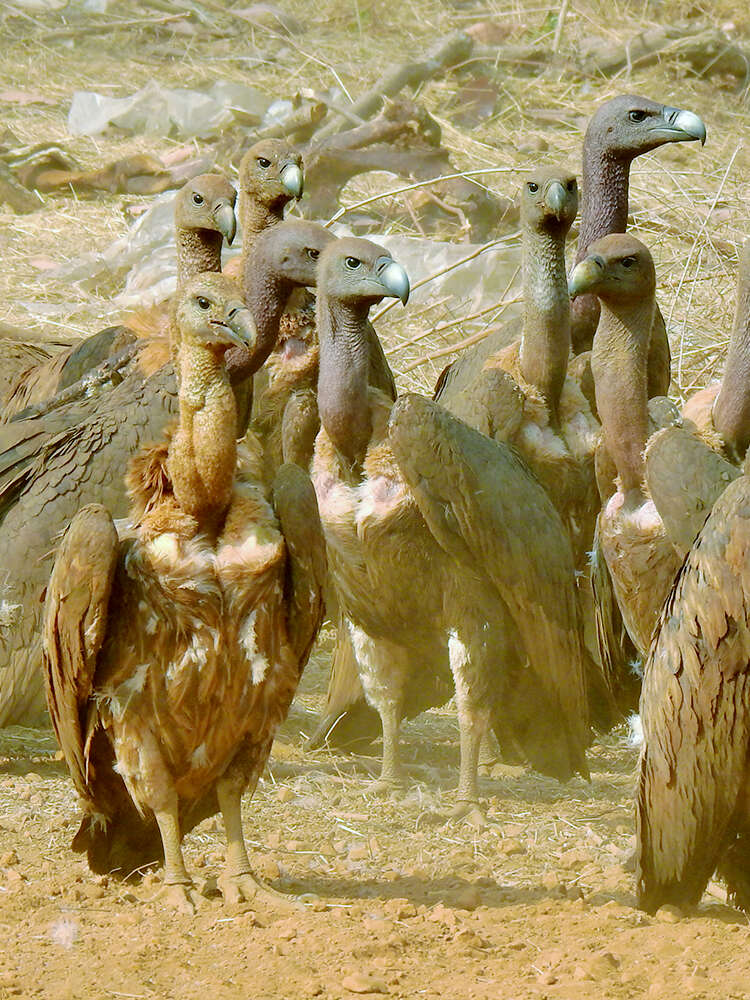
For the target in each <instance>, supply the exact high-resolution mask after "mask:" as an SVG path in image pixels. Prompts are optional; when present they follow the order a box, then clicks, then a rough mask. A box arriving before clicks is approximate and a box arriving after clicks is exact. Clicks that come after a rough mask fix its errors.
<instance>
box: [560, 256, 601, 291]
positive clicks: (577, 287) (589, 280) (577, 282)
mask: <svg viewBox="0 0 750 1000" xmlns="http://www.w3.org/2000/svg"><path fill="white" fill-rule="evenodd" d="M603 274H604V259H603V258H602V257H600V256H599V255H598V254H595V253H592V254H591V255H590V256H588V257H584V258H583V260H581V261H579V262H578V263H577V264H576V266H575V267H574V268H573V271H572V273H571V275H570V278H569V280H568V295H569V296H570V297H571V299H574V298H575V297H576V296H577V295H582V294H583V293H584V292H589V291H591V289H592V288H594V287H595V286H596V284H597V282H599V281H600V280H601V277H602V275H603Z"/></svg>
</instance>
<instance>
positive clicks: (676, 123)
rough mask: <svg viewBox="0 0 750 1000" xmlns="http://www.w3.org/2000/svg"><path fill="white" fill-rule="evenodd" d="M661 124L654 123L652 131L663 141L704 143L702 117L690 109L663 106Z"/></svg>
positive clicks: (704, 131)
mask: <svg viewBox="0 0 750 1000" xmlns="http://www.w3.org/2000/svg"><path fill="white" fill-rule="evenodd" d="M662 121H663V122H664V123H665V124H663V125H656V126H655V127H654V129H653V131H654V132H656V134H657V135H658V137H659V138H660V139H661V140H662V141H663V142H694V141H695V140H696V139H700V143H701V146H705V144H706V126H705V123H704V121H703V119H702V118H699V117H698V115H696V114H694V113H693V112H692V111H683V110H681V109H680V108H670V107H665V108H663V109H662Z"/></svg>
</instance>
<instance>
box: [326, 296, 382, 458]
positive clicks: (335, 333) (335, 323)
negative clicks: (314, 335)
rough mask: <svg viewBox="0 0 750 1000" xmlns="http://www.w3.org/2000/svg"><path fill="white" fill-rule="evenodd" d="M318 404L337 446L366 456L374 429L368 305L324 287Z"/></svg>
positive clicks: (343, 451) (347, 455)
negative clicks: (330, 293)
mask: <svg viewBox="0 0 750 1000" xmlns="http://www.w3.org/2000/svg"><path fill="white" fill-rule="evenodd" d="M316 311H317V326H318V336H319V338H320V370H319V374H318V409H319V411H320V419H321V423H322V424H323V426H324V427H325V430H326V433H327V434H328V436H329V438H330V439H331V441H332V443H333V445H334V446H335V448H336V450H337V451H338V452H340V454H341V455H343V456H344V458H346V460H347V461H348V462H349V464H350V465H354V464H356V463H359V462H361V461H362V460H363V459H364V456H365V453H366V451H367V446H368V445H369V443H370V437H371V435H372V421H371V417H370V406H369V399H368V373H369V366H370V357H369V346H368V340H367V314H368V312H369V306H368V305H361V306H352V305H350V304H349V303H344V302H341V301H340V300H338V299H328V298H327V296H326V295H325V294H324V293H321V292H320V291H319V292H318V300H317V310H316Z"/></svg>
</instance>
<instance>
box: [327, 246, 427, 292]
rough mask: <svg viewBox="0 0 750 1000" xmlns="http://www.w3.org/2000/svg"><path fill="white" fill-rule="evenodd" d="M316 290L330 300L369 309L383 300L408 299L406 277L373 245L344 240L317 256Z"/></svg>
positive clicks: (400, 267)
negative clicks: (322, 291) (323, 291)
mask: <svg viewBox="0 0 750 1000" xmlns="http://www.w3.org/2000/svg"><path fill="white" fill-rule="evenodd" d="M318 287H319V288H321V289H324V290H325V294H326V295H327V296H328V297H329V298H330V299H336V300H338V301H339V302H342V303H346V304H349V305H352V306H355V305H358V306H364V307H365V308H366V309H369V308H370V306H372V305H374V304H375V303H376V302H380V301H381V300H382V299H384V298H389V297H390V298H395V299H401V301H402V302H403V304H404V305H406V303H407V301H408V299H409V291H410V286H409V277H408V275H407V273H406V271H405V270H404V269H403V267H402V266H401V265H400V264H399V263H397V262H396V261H395V260H394V259H393V257H391V255H390V254H389V253H388V251H387V250H384V249H383V247H380V246H378V245H377V243H371V242H370V240H362V239H356V238H355V237H346V238H345V239H341V240H336V241H335V242H334V243H331V244H329V245H328V246H327V247H326V249H325V250H324V251H323V253H322V254H321V256H320V263H319V265H318Z"/></svg>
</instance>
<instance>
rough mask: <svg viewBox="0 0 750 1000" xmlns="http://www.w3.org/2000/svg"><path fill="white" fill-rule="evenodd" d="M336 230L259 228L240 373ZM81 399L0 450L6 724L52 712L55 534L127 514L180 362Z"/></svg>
mask: <svg viewBox="0 0 750 1000" xmlns="http://www.w3.org/2000/svg"><path fill="white" fill-rule="evenodd" d="M332 239H333V237H332V236H331V234H330V233H329V232H328V231H327V230H325V229H323V228H322V227H321V226H318V225H315V224H314V223H311V222H303V221H293V222H292V221H290V222H285V223H283V224H282V225H279V226H274V227H272V228H271V229H269V230H268V231H267V232H266V233H263V234H262V235H261V236H259V237H258V239H257V241H256V243H255V246H254V248H253V250H252V251H251V253H252V257H253V259H254V261H255V264H256V267H257V269H258V273H259V274H264V275H266V278H267V284H264V283H262V282H261V284H260V290H261V291H262V292H263V296H262V301H259V300H258V299H257V298H256V296H255V294H252V293H251V297H250V299H249V303H248V304H249V306H250V309H251V311H252V312H253V316H254V318H255V324H256V332H257V344H256V350H255V355H254V358H253V359H251V358H250V355H249V352H247V351H246V350H241V349H239V348H233V349H230V351H228V352H227V357H226V359H225V363H226V364H227V365H229V363H230V361H232V356H233V355H235V359H234V360H233V361H232V364H233V366H234V373H235V374H238V373H239V375H240V376H241V377H242V378H246V377H247V375H248V372H249V368H248V364H249V361H250V360H253V366H255V365H256V364H257V365H260V364H262V362H263V355H266V356H267V354H268V352H269V351H270V350H271V349H272V347H273V345H274V343H275V338H276V336H277V333H278V324H279V319H280V316H281V314H282V313H283V309H284V304H285V303H284V296H288V295H289V293H290V291H291V290H292V289H293V288H294V287H295V286H297V285H302V284H307V283H310V284H313V283H314V282H315V274H316V259H315V258H316V254H318V253H319V252H320V250H321V249H322V247H323V246H324V245H326V244H327V243H328V242H329V241H331V240H332ZM237 358H239V361H237ZM230 377H231V376H230ZM78 406H79V408H81V407H83V408H84V409H85V412H84V413H83V414H80V410H76V414H75V415H76V418H77V419H75V420H70V421H69V422H63V423H62V426H61V425H60V421H61V419H62V420H63V421H64V420H65V418H66V415H65V413H63V417H62V418H61V417H60V416H58V411H53V412H52V413H50V414H48V415H47V416H46V417H42V418H39V419H36V420H24V421H21V422H20V423H18V424H9V425H7V428H6V430H8V431H10V430H13V429H16V430H17V431H20V432H21V433H23V432H24V431H25V432H26V438H25V440H23V439H22V440H19V441H16V442H15V444H14V445H13V446H12V447H9V448H8V449H7V450H6V451H5V452H4V453H1V454H0V559H2V564H3V567H4V573H3V578H2V585H1V589H0V611H2V614H0V649H1V650H2V653H3V659H4V663H5V667H6V669H5V671H4V672H3V673H2V674H0V681H1V682H2V685H1V686H0V724H2V725H10V724H12V723H26V724H28V723H30V722H33V721H36V720H39V718H40V717H41V716H42V714H43V712H44V692H43V685H42V672H41V669H40V667H41V648H40V634H39V630H40V618H41V604H40V598H41V595H42V593H43V591H44V587H45V585H46V582H47V580H48V579H49V573H50V567H51V549H52V548H53V546H54V540H55V538H56V536H57V535H58V533H59V532H60V531H61V530H63V529H64V528H65V526H66V525H67V524H68V523H69V522H70V519H71V518H72V517H73V515H74V514H75V512H76V511H77V510H78V509H79V508H80V507H82V506H84V505H85V504H87V503H89V502H93V501H98V502H101V503H104V504H105V506H106V507H107V509H108V510H109V511H110V513H112V515H113V516H114V517H123V516H125V514H126V513H127V510H128V501H127V495H126V490H125V484H124V479H123V476H124V471H125V469H126V467H127V463H128V461H129V459H130V457H131V456H132V455H133V454H134V453H135V452H136V451H137V450H138V449H139V448H140V447H142V446H143V445H144V444H146V443H148V442H149V441H153V440H158V439H159V438H160V437H161V436H162V434H163V432H164V428H165V427H166V425H167V423H168V422H169V420H170V419H171V418H172V416H173V415H174V412H175V410H176V406H177V380H176V377H175V369H174V364H173V363H172V362H169V363H167V364H165V365H163V366H162V367H161V368H160V369H159V370H158V371H157V372H155V373H154V374H153V375H150V376H149V377H148V378H144V377H143V375H142V374H141V372H140V371H134V372H130V373H129V374H128V375H127V376H126V377H125V379H124V380H123V381H122V382H120V383H119V384H118V385H116V386H114V387H113V388H112V389H111V391H109V392H107V393H103V394H100V395H97V396H94V397H92V398H91V399H89V400H86V401H85V402H84V403H82V404H78ZM27 424H28V425H29V426H28V427H26V426H25V425H27ZM50 424H52V428H51V429H48V425H50Z"/></svg>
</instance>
